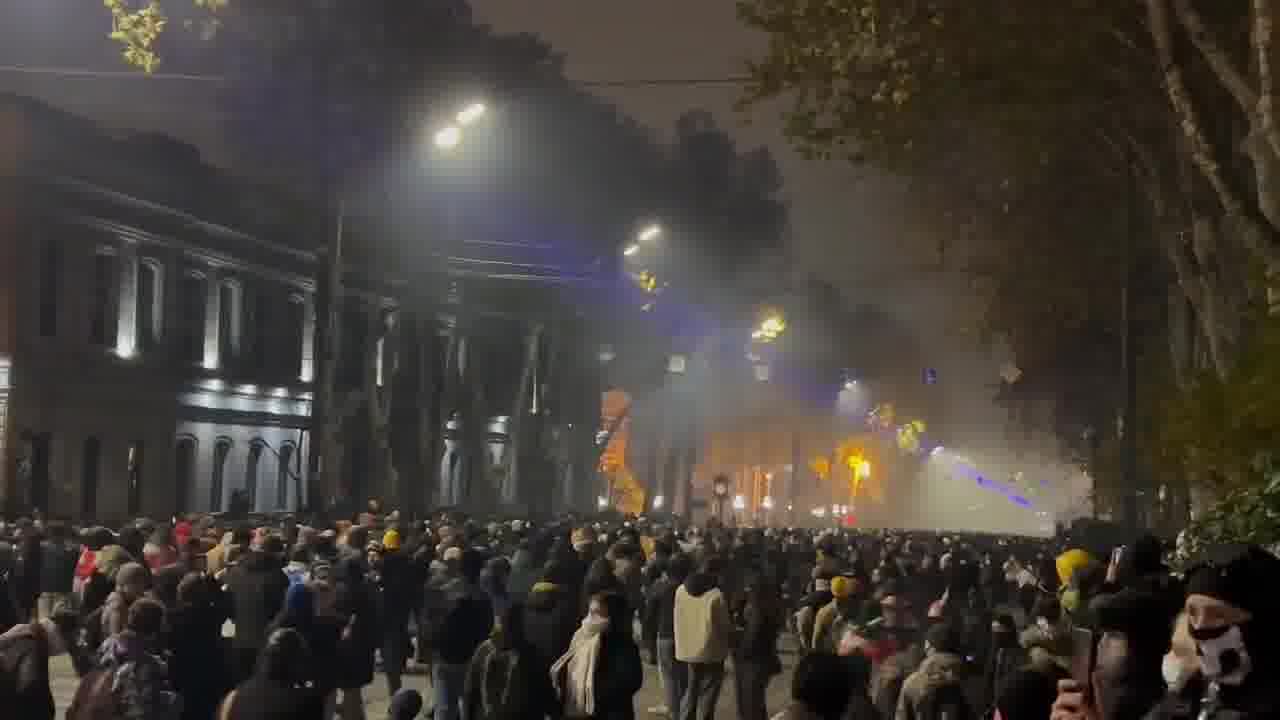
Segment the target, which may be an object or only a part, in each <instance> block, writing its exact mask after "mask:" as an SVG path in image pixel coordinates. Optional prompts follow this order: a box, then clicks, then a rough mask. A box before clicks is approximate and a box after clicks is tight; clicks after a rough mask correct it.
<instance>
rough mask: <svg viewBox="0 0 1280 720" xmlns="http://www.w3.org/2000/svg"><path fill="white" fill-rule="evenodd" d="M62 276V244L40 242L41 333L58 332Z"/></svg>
mask: <svg viewBox="0 0 1280 720" xmlns="http://www.w3.org/2000/svg"><path fill="white" fill-rule="evenodd" d="M61 277H62V246H61V244H59V243H58V241H57V240H52V239H50V240H45V241H44V242H42V243H40V334H41V335H42V336H43V337H53V336H55V335H57V334H58V294H59V291H60V288H59V287H58V283H59V282H60V278H61Z"/></svg>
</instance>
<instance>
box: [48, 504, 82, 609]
mask: <svg viewBox="0 0 1280 720" xmlns="http://www.w3.org/2000/svg"><path fill="white" fill-rule="evenodd" d="M48 535H49V539H48V540H46V541H44V543H42V546H41V556H42V557H41V562H40V598H39V603H38V604H39V614H40V617H41V618H47V617H52V616H53V612H54V610H56V609H58V608H60V607H66V608H68V609H74V608H75V603H74V602H73V598H74V597H75V596H74V595H72V589H73V588H72V585H73V583H74V582H75V575H76V562H77V561H79V559H80V548H78V547H76V546H75V545H74V544H72V542H71V539H70V537H69V536H68V534H67V528H66V526H65V525H62V524H61V523H51V524H50V525H49V528H48Z"/></svg>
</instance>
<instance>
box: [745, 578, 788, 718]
mask: <svg viewBox="0 0 1280 720" xmlns="http://www.w3.org/2000/svg"><path fill="white" fill-rule="evenodd" d="M745 595H746V598H747V601H746V605H745V607H744V608H743V611H742V618H741V623H740V626H741V631H740V634H739V642H738V644H737V645H738V646H737V649H736V650H735V651H734V654H733V672H734V675H733V677H734V685H735V686H736V690H737V695H738V717H739V718H742V720H766V718H768V717H769V713H768V710H767V709H766V706H765V692H766V691H767V690H768V688H769V680H770V678H772V677H773V676H774V675H777V674H778V673H780V672H782V662H781V661H780V660H779V659H778V632H779V631H780V630H781V628H782V608H781V607H780V606H779V604H778V601H777V598H778V590H777V588H775V587H773V586H771V585H770V584H769V583H768V582H766V581H765V580H764V578H759V579H757V582H756V584H755V585H754V586H753V587H750V588H748V589H747V591H746V593H745Z"/></svg>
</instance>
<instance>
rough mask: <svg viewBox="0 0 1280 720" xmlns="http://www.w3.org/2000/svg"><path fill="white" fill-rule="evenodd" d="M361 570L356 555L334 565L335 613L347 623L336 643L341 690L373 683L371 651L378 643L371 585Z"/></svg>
mask: <svg viewBox="0 0 1280 720" xmlns="http://www.w3.org/2000/svg"><path fill="white" fill-rule="evenodd" d="M365 571H366V568H365V564H364V560H363V559H361V558H359V557H358V556H355V557H348V558H347V559H345V560H342V561H340V562H339V565H338V574H337V577H338V581H337V601H338V614H339V616H340V617H342V618H346V619H347V625H346V627H345V628H344V629H343V632H342V637H341V639H340V640H339V642H338V657H339V662H340V663H341V666H340V669H339V672H338V675H337V681H338V687H339V688H342V689H344V690H345V689H355V688H362V687H364V686H365V685H368V684H369V683H372V682H373V669H374V651H375V649H376V648H378V647H379V646H380V645H381V644H382V642H381V640H382V631H381V629H380V627H379V620H380V618H379V617H378V615H377V603H376V600H375V596H374V593H375V588H374V586H373V584H372V583H370V582H369V581H368V580H366V579H365Z"/></svg>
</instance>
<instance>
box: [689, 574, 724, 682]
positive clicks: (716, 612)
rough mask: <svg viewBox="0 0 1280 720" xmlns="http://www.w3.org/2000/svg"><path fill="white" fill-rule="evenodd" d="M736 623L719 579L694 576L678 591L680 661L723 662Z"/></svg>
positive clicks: (701, 575)
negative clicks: (719, 584)
mask: <svg viewBox="0 0 1280 720" xmlns="http://www.w3.org/2000/svg"><path fill="white" fill-rule="evenodd" d="M732 632H733V624H732V621H731V620H730V618H729V607H728V604H727V603H726V601H725V597H724V594H723V593H721V592H720V588H718V587H716V582H715V579H714V578H712V577H710V576H708V575H704V574H702V573H694V574H693V575H691V576H689V579H688V580H685V582H684V584H683V585H681V586H680V587H679V588H677V589H676V599H675V640H676V659H677V660H679V661H680V662H693V663H720V662H724V659H725V658H726V657H728V655H729V644H730V640H731V634H732Z"/></svg>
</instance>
